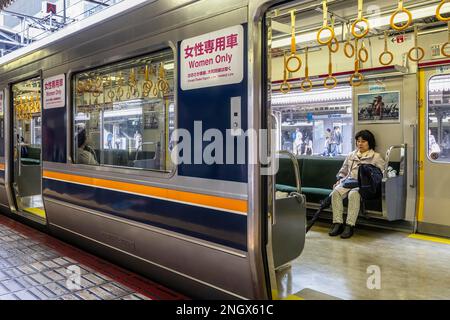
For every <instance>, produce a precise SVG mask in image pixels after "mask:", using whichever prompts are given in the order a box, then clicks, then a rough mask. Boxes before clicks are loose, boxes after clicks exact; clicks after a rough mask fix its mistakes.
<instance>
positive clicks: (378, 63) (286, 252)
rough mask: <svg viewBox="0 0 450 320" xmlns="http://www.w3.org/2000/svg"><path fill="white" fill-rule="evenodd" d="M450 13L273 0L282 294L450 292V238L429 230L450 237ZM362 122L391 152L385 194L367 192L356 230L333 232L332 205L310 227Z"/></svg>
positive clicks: (274, 185)
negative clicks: (373, 277)
mask: <svg viewBox="0 0 450 320" xmlns="http://www.w3.org/2000/svg"><path fill="white" fill-rule="evenodd" d="M440 3H441V4H440ZM438 5H439V15H437V14H436V8H437V7H438ZM396 10H397V11H398V12H397V11H396ZM394 13H396V15H395V16H394V18H393V19H392V20H391V17H392V16H393V14H394ZM448 13H450V5H449V4H444V5H442V2H440V1H386V0H384V1H367V0H366V1H361V0H359V1H356V0H355V1H340V0H337V1H306V2H305V1H302V2H298V3H295V2H289V3H287V4H283V5H281V6H277V7H273V8H270V9H269V10H268V11H267V13H266V17H265V18H266V24H265V25H266V35H267V39H266V40H267V41H266V44H267V51H266V54H267V59H266V61H267V63H268V68H267V69H268V71H267V73H268V74H267V79H268V82H269V86H268V87H270V88H271V90H270V91H269V93H268V97H267V101H268V104H267V108H268V110H269V112H268V113H269V114H270V115H271V117H269V120H270V122H269V123H270V125H269V127H270V126H272V127H275V128H276V129H277V139H276V142H275V143H276V145H277V150H279V153H280V159H279V160H280V162H279V170H278V173H277V174H276V176H274V178H273V179H272V180H269V190H271V194H270V196H269V200H270V201H271V202H272V203H271V204H269V208H273V209H272V210H273V216H274V217H275V218H274V219H273V220H271V222H272V242H271V246H272V247H271V249H270V250H271V251H272V253H273V259H274V262H273V263H274V268H275V275H276V283H277V286H276V287H275V286H273V285H272V289H273V290H275V292H276V294H278V296H279V297H280V298H285V297H290V296H291V297H292V296H293V297H298V296H300V297H303V298H305V297H310V298H315V299H322V298H323V299H374V298H375V299H405V298H409V299H415V298H419V299H420V298H425V299H427V298H431V297H434V298H442V297H445V296H446V295H447V296H448V294H450V291H449V288H450V287H449V282H448V276H445V275H446V273H447V272H448V270H447V267H446V265H448V262H449V261H450V251H449V248H448V245H447V246H446V245H445V244H442V243H447V244H448V243H449V242H448V240H442V241H441V243H435V242H427V241H423V239H425V237H427V236H426V235H430V236H435V237H442V239H448V237H450V215H449V212H448V209H445V208H448V206H447V205H448V203H447V201H448V200H447V199H449V198H450V197H449V196H450V195H449V192H448V188H446V187H445V185H448V183H450V171H449V170H448V165H449V160H450V136H449V133H450V131H449V129H450V123H449V116H448V115H449V113H448V108H449V98H448V95H449V92H450V81H449V80H450V74H449V72H448V70H449V66H450V60H448V57H450V52H448V51H447V46H448V42H447V41H450V40H449V39H450V38H449V35H450V23H449V24H448V23H447V22H446V21H444V20H445V19H446V18H444V17H446V16H448ZM409 14H411V16H409ZM355 20H358V21H359V22H357V23H356V24H354V23H353V22H354V21H355ZM391 21H392V22H391ZM365 22H368V23H365ZM391 24H392V25H391ZM319 30H320V36H319V35H318V31H319ZM319 42H320V43H319ZM363 129H367V130H370V131H371V132H372V133H373V134H374V136H375V139H376V149H375V151H377V152H379V153H380V154H381V155H382V157H383V158H384V160H385V161H386V165H385V167H384V170H383V181H382V185H381V194H380V196H379V197H378V198H377V199H373V200H364V201H362V202H361V209H360V211H359V215H358V222H357V225H356V232H355V235H354V236H353V237H351V238H350V239H345V240H344V239H338V238H339V237H330V236H329V235H328V231H329V228H330V225H331V222H332V210H331V207H329V208H326V209H324V210H323V212H322V213H321V215H320V218H322V219H320V220H319V222H318V223H317V224H316V225H314V227H313V228H312V229H311V231H309V232H308V233H307V235H306V237H305V238H303V235H300V232H298V230H301V228H302V227H304V223H305V222H304V220H305V216H308V217H309V219H310V218H311V216H312V214H313V213H314V212H315V211H316V210H317V209H318V208H319V207H320V205H321V204H322V201H323V200H324V199H325V198H327V197H328V195H330V193H331V192H332V189H333V185H334V184H335V183H336V181H337V178H336V174H337V173H338V171H339V169H340V168H341V166H342V164H343V162H344V159H345V157H346V156H347V155H348V154H349V153H350V152H352V151H353V150H354V149H355V142H354V135H355V133H356V132H358V131H360V130H363ZM426 150H428V152H425V151H426ZM438 172H439V174H438ZM433 180H434V182H433ZM437 181H439V182H437ZM272 191H273V192H272ZM290 198H296V200H297V201H294V200H292V199H290ZM344 205H345V206H346V205H347V204H346V202H344ZM299 221H301V222H299ZM421 235H422V236H421ZM421 237H422V238H421ZM430 239H431V238H430ZM436 239H441V238H436ZM437 241H438V242H439V240H437ZM373 270H381V274H382V275H383V277H384V278H382V280H381V285H380V287H381V289H380V288H378V287H377V288H376V289H375V290H373V289H374V288H373V287H371V286H370V285H369V280H367V279H368V277H369V276H370V274H372V273H371V272H372V271H373ZM406 270H408V271H406ZM429 272H431V273H432V275H429V274H428V273H429ZM366 280H367V283H366ZM433 283H434V284H433ZM296 293H298V294H297V295H296Z"/></svg>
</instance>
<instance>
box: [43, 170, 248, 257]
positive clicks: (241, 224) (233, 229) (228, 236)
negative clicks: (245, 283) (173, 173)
mask: <svg viewBox="0 0 450 320" xmlns="http://www.w3.org/2000/svg"><path fill="white" fill-rule="evenodd" d="M43 187H44V190H43V193H44V196H45V197H48V198H53V199H56V200H60V201H65V202H68V203H71V204H74V205H78V206H81V207H86V208H89V209H92V210H97V211H101V212H105V213H108V214H111V215H114V216H119V217H122V218H126V219H130V220H133V221H138V222H142V223H145V224H148V225H151V226H155V227H159V228H163V229H167V230H171V231H175V232H179V233H182V234H185V235H188V236H192V237H195V238H198V239H202V240H207V241H211V242H214V243H218V244H221V245H225V246H228V247H232V248H235V249H238V250H243V251H247V216H245V215H240V214H234V213H231V212H226V211H219V210H213V209H208V208H202V207H196V206H192V205H187V204H181V203H176V202H171V201H167V200H160V199H153V198H149V197H144V196H138V195H133V194H127V193H123V192H119V191H112V190H107V189H101V188H95V187H90V186H83V185H78V184H73V183H68V182H63V181H57V180H51V179H43ZM105 208H107V209H105Z"/></svg>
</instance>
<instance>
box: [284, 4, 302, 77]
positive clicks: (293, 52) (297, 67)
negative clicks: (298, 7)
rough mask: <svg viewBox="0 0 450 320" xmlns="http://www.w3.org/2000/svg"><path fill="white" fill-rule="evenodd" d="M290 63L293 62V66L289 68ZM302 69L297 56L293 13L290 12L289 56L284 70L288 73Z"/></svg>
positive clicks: (300, 60) (300, 61)
mask: <svg viewBox="0 0 450 320" xmlns="http://www.w3.org/2000/svg"><path fill="white" fill-rule="evenodd" d="M292 61H294V64H293V65H294V66H293V67H290V66H289V65H290V64H292ZM301 67H302V59H300V56H299V55H297V42H296V39H295V11H294V10H292V11H291V54H290V56H289V58H288V59H287V62H286V69H287V70H288V71H289V72H297V71H298V70H300V68H301Z"/></svg>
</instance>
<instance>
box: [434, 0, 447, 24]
mask: <svg viewBox="0 0 450 320" xmlns="http://www.w3.org/2000/svg"><path fill="white" fill-rule="evenodd" d="M446 3H450V0H442V1H441V3H439V5H438V6H437V8H436V18H438V20H440V21H444V22H448V21H450V17H448V18H444V17H443V16H442V15H441V10H442V7H443V6H444V4H446Z"/></svg>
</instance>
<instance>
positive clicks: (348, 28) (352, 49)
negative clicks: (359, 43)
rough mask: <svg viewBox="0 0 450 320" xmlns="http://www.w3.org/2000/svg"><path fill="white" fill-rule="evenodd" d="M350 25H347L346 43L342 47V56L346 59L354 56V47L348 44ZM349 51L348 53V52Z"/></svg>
mask: <svg viewBox="0 0 450 320" xmlns="http://www.w3.org/2000/svg"><path fill="white" fill-rule="evenodd" d="M350 34H351V32H350V24H347V41H346V42H345V45H344V54H345V56H346V57H347V58H353V55H354V54H355V47H354V46H353V45H352V44H351V42H350ZM349 50H350V52H348V51H349Z"/></svg>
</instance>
